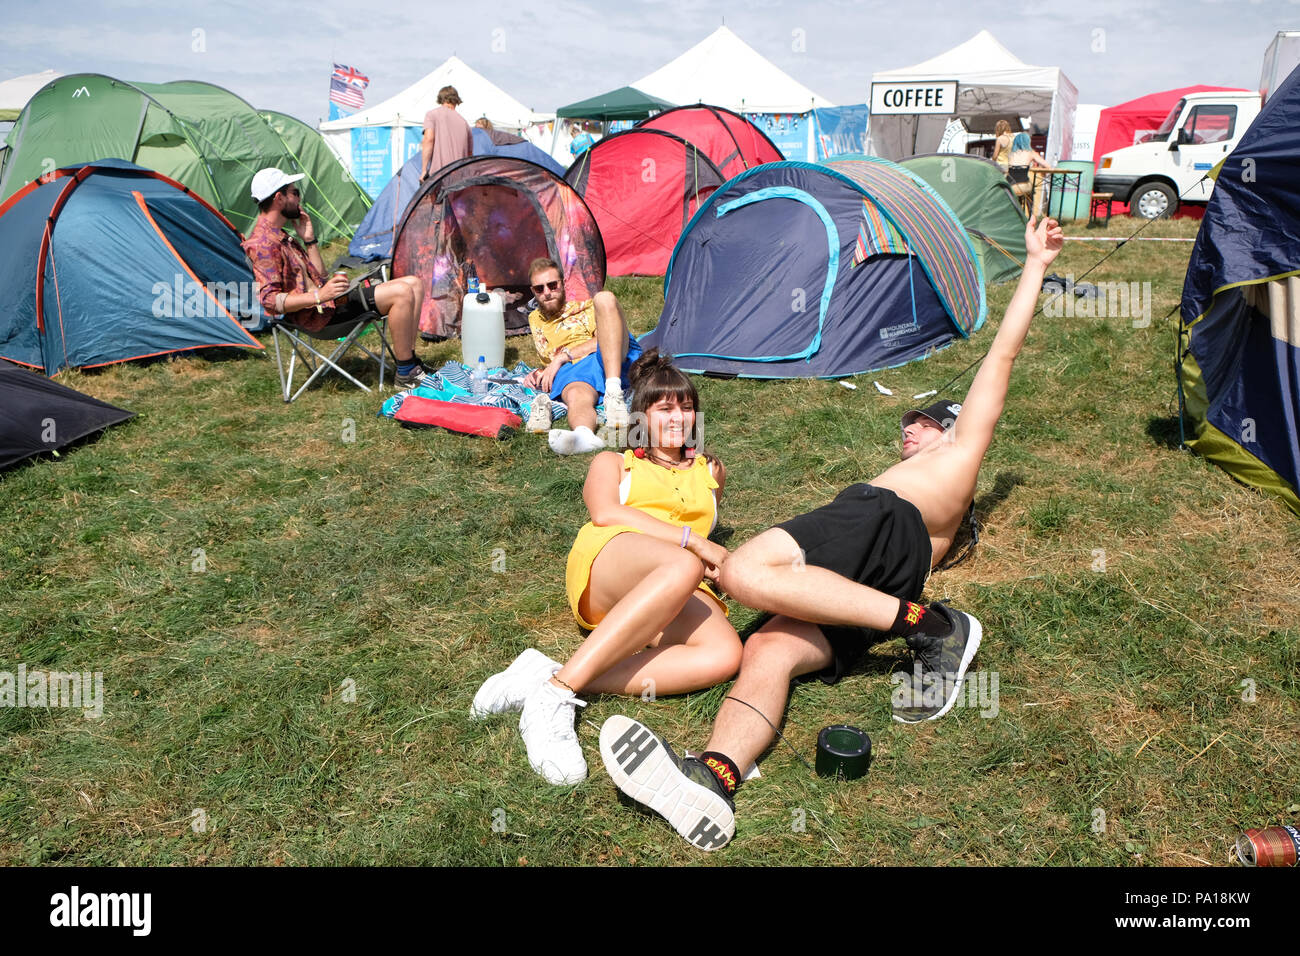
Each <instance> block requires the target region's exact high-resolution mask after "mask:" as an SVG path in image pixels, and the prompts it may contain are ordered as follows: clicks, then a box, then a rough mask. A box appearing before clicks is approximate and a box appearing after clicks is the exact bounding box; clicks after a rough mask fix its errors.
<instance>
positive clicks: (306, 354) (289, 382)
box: [271, 269, 397, 404]
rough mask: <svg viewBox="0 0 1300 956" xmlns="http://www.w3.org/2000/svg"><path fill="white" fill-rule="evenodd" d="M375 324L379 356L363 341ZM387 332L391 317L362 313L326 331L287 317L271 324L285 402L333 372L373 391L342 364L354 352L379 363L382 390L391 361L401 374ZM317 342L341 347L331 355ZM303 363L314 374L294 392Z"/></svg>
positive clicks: (374, 275) (380, 273)
mask: <svg viewBox="0 0 1300 956" xmlns="http://www.w3.org/2000/svg"><path fill="white" fill-rule="evenodd" d="M384 272H385V270H384V269H379V270H377V271H376V272H374V273H372V274H371V275H368V276H365V277H363V280H362V281H363V282H364V281H367V280H372V279H375V278H379V280H380V281H383V275H384ZM372 325H373V326H375V328H376V329H377V330H378V332H379V351H378V353H375V352H372V351H371V350H370V349H368V348H366V346H364V345H362V344H361V342H360V341H359V339H360V338H361V336H362V335H363V334H365V331H366V330H367V329H368V328H370V327H371V326H372ZM387 332H388V318H387V317H386V316H383V315H380V314H379V313H378V312H373V311H370V312H362V313H361V314H360V315H355V316H353V317H352V318H348V319H344V320H342V321H339V322H335V323H333V324H332V325H327V326H325V327H324V328H323V329H314V330H313V329H305V328H303V327H302V326H300V325H296V324H294V323H293V322H289V321H287V320H286V319H285V318H284V316H275V317H274V318H273V319H272V321H271V334H272V337H273V338H274V339H275V361H276V364H277V366H278V367H279V371H280V390H281V393H282V394H283V397H284V401H285V403H286V404H287V403H289V402H292V401H293V400H294V399H296V398H297V397H298V396H299V395H301V394H302V393H303V392H304V391H305V390H306V388H307V386H309V385H310V384H311V383H312V382H314V381H316V379H317V378H318V377H319V376H321V375H323V374H325V373H327V372H328V371H330V370H331V369H332V370H333V371H335V372H337V373H338V374H340V375H342V376H343V377H344V378H346V379H347V380H348V381H349V382H351V383H352V384H353V385H355V386H356V387H357V388H359V389H361V390H362V391H365V392H369V391H370V388H369V387H368V386H366V385H365V384H363V383H362V382H361V381H359V380H358V379H356V378H355V377H354V376H352V375H351V374H350V373H349V372H348V371H347V370H346V369H345V368H343V367H342V365H340V364H339V363H340V362H342V360H343V358H344V356H345V355H347V353H348V352H350V351H351V350H352V349H356V350H358V351H360V352H363V353H364V354H365V355H367V356H369V357H370V358H371V359H373V360H374V361H376V362H378V363H379V387H380V388H381V389H382V388H383V387H384V370H385V367H386V366H387V364H388V360H389V359H391V360H392V363H393V374H394V375H396V374H397V354H396V353H395V352H394V351H393V347H392V345H390V344H389V341H388V334H387ZM281 339H283V340H284V348H283V349H282V348H281ZM313 341H315V342H317V343H321V348H322V349H323V348H327V347H328V346H327V345H326V344H324V343H328V342H336V343H337V346H336V347H335V349H334V350H333V351H332V352H330V353H329V354H328V355H327V354H325V353H324V352H323V351H321V350H320V349H317V348H316V346H315V345H313V344H312V342H313ZM299 361H301V363H302V366H303V368H304V369H306V370H307V371H309V372H310V373H311V374H310V375H308V376H307V380H306V381H305V382H303V383H302V385H300V386H299V387H298V390H297V391H294V390H293V376H294V373H295V370H296V366H297V364H298V363H299Z"/></svg>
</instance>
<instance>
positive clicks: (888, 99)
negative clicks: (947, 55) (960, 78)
mask: <svg viewBox="0 0 1300 956" xmlns="http://www.w3.org/2000/svg"><path fill="white" fill-rule="evenodd" d="M871 112H872V114H873V115H875V116H886V115H893V116H898V115H916V114H918V113H934V114H937V115H944V116H952V115H953V114H954V113H956V112H957V81H956V80H951V81H948V82H933V83H872V84H871Z"/></svg>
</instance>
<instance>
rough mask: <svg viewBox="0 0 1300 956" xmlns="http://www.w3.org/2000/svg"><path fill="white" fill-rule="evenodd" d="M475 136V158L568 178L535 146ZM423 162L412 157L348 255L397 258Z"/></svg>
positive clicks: (365, 221)
mask: <svg viewBox="0 0 1300 956" xmlns="http://www.w3.org/2000/svg"><path fill="white" fill-rule="evenodd" d="M472 132H473V134H474V155H475V156H513V157H515V158H516V159H526V160H528V161H529V162H530V163H536V164H537V165H539V166H542V167H544V168H545V169H546V170H548V171H549V172H552V173H554V174H555V175H556V176H559V177H560V178H563V177H564V167H563V166H561V165H560V164H559V163H557V162H556V161H555V160H554V159H552V158H551V157H550V155H549V154H548V153H546V152H543V151H542V150H540V149H538V148H537V147H536V146H534V145H533V144H532V143H528V142H524V143H513V144H511V145H508V146H498V145H496V144H495V143H494V142H492V137H491V136H490V135H488V131H487V130H485V129H480V128H479V127H477V126H475V127H474V128H473V129H472ZM420 159H421V157H420V156H419V154H416V155H415V156H412V157H411V158H410V159H408V160H407V161H406V162H405V163H403V164H402V168H401V169H399V170H398V171H397V175H396V176H394V177H393V178H392V179H390V180H389V181H388V185H387V186H385V187H384V188H383V191H382V192H380V194H379V197H378V198H377V199H376V200H375V203H374V205H373V206H371V207H370V211H369V212H368V213H366V217H365V218H364V219H362V220H361V225H359V226H357V232H356V235H355V236H353V237H352V241H351V242H350V243H348V255H350V256H352V257H353V258H355V259H360V260H361V261H362V262H374V261H376V260H378V259H387V258H388V257H389V256H391V255H392V254H393V233H394V231H395V230H396V229H397V227H398V225H399V224H400V223H401V221H402V213H404V212H405V211H406V205H407V203H409V202H410V201H411V197H412V196H414V195H415V194H416V192H417V191H418V190H419V188H420Z"/></svg>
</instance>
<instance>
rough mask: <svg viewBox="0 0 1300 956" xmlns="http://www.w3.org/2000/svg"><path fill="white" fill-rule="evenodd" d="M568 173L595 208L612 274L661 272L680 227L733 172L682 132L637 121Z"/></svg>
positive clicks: (581, 158)
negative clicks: (722, 168) (721, 167)
mask: <svg viewBox="0 0 1300 956" xmlns="http://www.w3.org/2000/svg"><path fill="white" fill-rule="evenodd" d="M564 178H565V179H566V180H567V181H568V182H569V184H570V185H571V186H573V188H574V189H576V190H577V191H578V193H579V194H580V195H581V196H582V198H583V199H585V200H586V201H587V205H588V206H590V207H591V210H592V212H594V213H595V214H596V222H597V223H598V224H599V225H600V234H601V237H602V238H603V239H604V240H605V253H606V255H607V256H608V257H609V274H610V275H646V276H661V275H663V274H664V270H665V269H667V268H668V259H669V258H670V257H671V256H672V252H673V246H675V245H676V244H677V239H678V238H679V237H680V236H681V234H682V229H683V228H685V226H686V223H687V222H689V221H690V218H691V216H693V215H694V214H695V210H697V209H699V208H700V206H701V205H702V204H703V203H704V202H705V201H706V200H707V199H708V198H709V196H710V195H712V193H713V191H714V190H715V189H717V188H718V187H719V186H721V185H722V184H723V182H725V181H726V178H727V177H726V176H724V175H722V173H721V172H719V170H718V167H716V166H715V165H713V163H712V162H711V161H710V160H709V157H708V155H707V154H706V153H705V151H704V150H703V149H701V148H700V147H698V146H694V145H692V144H691V143H688V142H687V141H686V140H684V139H682V138H681V137H680V136H676V135H674V134H673V133H666V132H664V131H663V130H657V129H642V128H640V127H635V128H633V129H630V130H628V131H627V132H624V133H615V134H614V135H613V136H606V137H605V138H604V139H602V140H601V141H600V142H598V143H597V144H596V145H595V146H593V147H591V149H589V150H587V151H586V152H584V153H583V154H582V155H581V156H579V157H578V158H577V159H576V160H575V161H574V163H573V165H572V166H570V167H569V169H568V172H566V173H565V174H564Z"/></svg>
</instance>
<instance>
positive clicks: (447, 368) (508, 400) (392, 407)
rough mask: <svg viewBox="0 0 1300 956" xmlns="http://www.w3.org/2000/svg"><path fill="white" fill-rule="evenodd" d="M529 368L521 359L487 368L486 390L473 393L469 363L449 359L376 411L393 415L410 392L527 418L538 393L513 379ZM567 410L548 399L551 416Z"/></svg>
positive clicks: (556, 417) (558, 402) (388, 416)
mask: <svg viewBox="0 0 1300 956" xmlns="http://www.w3.org/2000/svg"><path fill="white" fill-rule="evenodd" d="M531 371H532V368H531V367H529V366H528V365H526V364H525V363H523V362H519V363H517V364H516V365H515V367H514V368H506V367H505V366H500V365H499V366H497V367H496V368H490V369H488V379H489V381H488V390H487V394H486V395H481V396H478V397H476V396H474V395H473V394H472V393H471V391H470V372H471V369H470V367H469V366H468V365H462V364H461V363H460V362H455V361H448V362H447V363H446V364H445V365H443V367H442V368H440V369H438V371H437V372H435V373H434V374H432V375H429V376H426V377H425V380H424V384H422V385H420V386H418V387H416V388H410V389H407V390H406V391H403V392H398V393H397V394H396V395H393V396H392V397H390V398H389V399H387V400H386V401H385V402H384V404H383V405H382V406H380V409H379V415H380V416H382V417H386V418H392V417H393V416H395V415H396V414H397V410H398V409H399V408H401V407H402V403H403V402H404V401H406V399H407V398H408V397H409V396H411V395H416V396H418V397H420V398H432V399H435V400H437V401H442V402H457V403H459V404H464V405H486V406H487V407H489V408H503V409H505V410H506V411H508V412H513V413H514V414H516V415H518V416H519V417H520V418H522V419H523V420H524V421H527V420H528V414H529V412H530V411H532V406H533V399H534V398H536V397H537V395H538V392H537V390H536V389H532V388H525V387H524V386H523V385H520V384H519V383H518V382H516V381H514V379H517V378H523V377H524V376H525V375H527V374H528V373H529V372H531ZM493 379H497V381H492V380H493ZM568 412H569V410H568V408H566V407H565V405H564V403H563V402H561V401H558V400H557V401H552V402H551V417H552V419H558V418H563V417H564V416H566V415H567V414H568Z"/></svg>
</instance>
